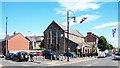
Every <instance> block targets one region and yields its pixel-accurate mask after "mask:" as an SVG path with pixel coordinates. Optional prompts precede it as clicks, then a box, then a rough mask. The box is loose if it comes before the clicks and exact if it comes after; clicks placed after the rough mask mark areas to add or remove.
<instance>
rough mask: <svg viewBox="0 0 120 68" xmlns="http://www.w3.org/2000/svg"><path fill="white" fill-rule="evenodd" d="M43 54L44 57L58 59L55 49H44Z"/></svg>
mask: <svg viewBox="0 0 120 68" xmlns="http://www.w3.org/2000/svg"><path fill="white" fill-rule="evenodd" d="M43 56H45V59H51V58H52V59H53V60H55V59H57V60H59V55H58V54H57V53H56V52H55V51H49V50H44V51H43Z"/></svg>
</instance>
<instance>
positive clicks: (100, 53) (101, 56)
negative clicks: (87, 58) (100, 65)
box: [98, 51, 106, 58]
mask: <svg viewBox="0 0 120 68" xmlns="http://www.w3.org/2000/svg"><path fill="white" fill-rule="evenodd" d="M104 57H106V54H105V52H104V51H99V52H98V58H104Z"/></svg>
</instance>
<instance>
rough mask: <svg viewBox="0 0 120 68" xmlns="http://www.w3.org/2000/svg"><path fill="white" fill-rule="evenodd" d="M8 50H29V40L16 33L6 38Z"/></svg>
mask: <svg viewBox="0 0 120 68" xmlns="http://www.w3.org/2000/svg"><path fill="white" fill-rule="evenodd" d="M8 50H9V51H10V50H29V41H28V40H27V39H26V38H25V37H24V36H22V35H21V34H18V35H16V36H14V37H13V38H11V39H10V40H8Z"/></svg>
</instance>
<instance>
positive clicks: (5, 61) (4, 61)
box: [0, 58, 40, 66]
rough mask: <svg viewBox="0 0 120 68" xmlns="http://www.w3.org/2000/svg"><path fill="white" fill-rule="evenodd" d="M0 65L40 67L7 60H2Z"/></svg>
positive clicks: (0, 59)
mask: <svg viewBox="0 0 120 68" xmlns="http://www.w3.org/2000/svg"><path fill="white" fill-rule="evenodd" d="M0 64H1V65H2V66H38V65H40V64H37V63H32V62H15V61H12V60H5V59H4V58H0Z"/></svg>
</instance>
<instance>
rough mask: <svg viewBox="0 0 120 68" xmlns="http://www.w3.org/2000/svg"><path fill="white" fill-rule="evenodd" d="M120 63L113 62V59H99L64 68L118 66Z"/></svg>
mask: <svg viewBox="0 0 120 68" xmlns="http://www.w3.org/2000/svg"><path fill="white" fill-rule="evenodd" d="M118 65H120V61H118V60H112V57H106V58H98V59H95V60H90V61H86V62H79V63H74V64H66V65H62V66H118Z"/></svg>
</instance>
